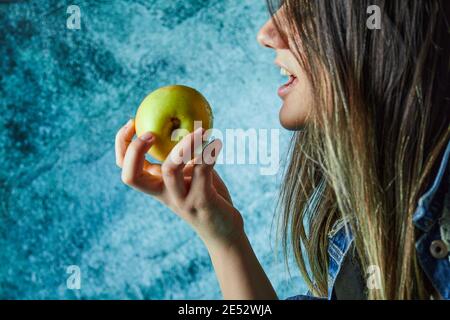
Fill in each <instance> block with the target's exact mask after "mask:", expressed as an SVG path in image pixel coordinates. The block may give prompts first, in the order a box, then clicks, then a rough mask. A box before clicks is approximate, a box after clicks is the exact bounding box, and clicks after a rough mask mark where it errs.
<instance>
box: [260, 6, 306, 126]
mask: <svg viewBox="0 0 450 320" xmlns="http://www.w3.org/2000/svg"><path fill="white" fill-rule="evenodd" d="M280 11H281V10H280ZM280 11H278V13H277V15H279V14H280ZM287 34H289V33H287ZM257 39H258V42H259V43H260V44H261V45H262V46H264V47H267V48H270V49H272V50H274V51H275V53H276V59H275V64H276V65H278V66H279V67H280V69H281V74H283V75H285V76H286V77H287V81H286V83H285V84H284V85H283V86H281V87H280V88H279V89H278V95H279V96H280V98H281V99H282V100H283V105H282V107H281V110H280V123H281V125H282V126H283V127H284V128H286V129H288V130H300V129H301V128H302V127H303V126H304V124H305V123H306V121H307V120H308V117H309V113H310V110H311V108H312V104H313V96H312V89H311V83H310V81H309V79H308V78H307V76H306V73H305V72H304V70H303V68H302V67H301V66H300V63H299V62H298V61H297V59H296V58H295V55H294V51H293V49H291V48H294V46H293V44H292V43H286V41H285V40H283V37H282V36H281V34H280V33H279V32H278V30H277V28H276V26H275V23H274V21H273V18H271V19H270V20H269V21H268V22H267V23H266V24H265V25H264V26H263V27H262V28H261V30H260V31H259V33H258V37H257ZM291 41H292V40H288V42H291Z"/></svg>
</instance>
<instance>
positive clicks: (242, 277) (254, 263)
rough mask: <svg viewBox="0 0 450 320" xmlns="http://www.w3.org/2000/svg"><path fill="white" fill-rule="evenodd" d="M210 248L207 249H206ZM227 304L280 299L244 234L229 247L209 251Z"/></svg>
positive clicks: (211, 248) (209, 248)
mask: <svg viewBox="0 0 450 320" xmlns="http://www.w3.org/2000/svg"><path fill="white" fill-rule="evenodd" d="M207 247H208V245H207ZM208 251H209V254H210V257H211V261H212V263H213V266H214V269H215V271H216V275H217V279H218V281H219V284H220V287H221V289H222V294H223V297H224V299H226V300H273V299H277V295H276V293H275V290H274V289H273V287H272V284H271V283H270V281H269V279H268V278H267V275H266V273H265V272H264V270H263V268H262V266H261V264H260V263H259V261H258V259H257V257H256V255H255V253H254V251H253V249H252V247H251V245H250V242H249V241H248V238H247V236H246V235H245V233H243V232H242V234H241V235H240V236H239V237H238V238H237V239H236V240H235V241H233V243H232V244H230V245H228V246H226V247H222V248H221V247H211V246H209V247H208Z"/></svg>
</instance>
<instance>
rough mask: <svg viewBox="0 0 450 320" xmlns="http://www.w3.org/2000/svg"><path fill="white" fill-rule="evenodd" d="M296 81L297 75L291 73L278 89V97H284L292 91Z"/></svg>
mask: <svg viewBox="0 0 450 320" xmlns="http://www.w3.org/2000/svg"><path fill="white" fill-rule="evenodd" d="M297 83H298V79H297V77H295V76H293V75H291V76H289V80H288V82H287V83H286V84H284V85H282V86H281V87H280V88H279V89H278V95H279V96H280V98H285V97H286V96H287V95H288V94H289V93H290V92H291V91H292V88H293V87H295V85H296V84H297Z"/></svg>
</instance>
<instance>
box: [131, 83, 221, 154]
mask: <svg viewBox="0 0 450 320" xmlns="http://www.w3.org/2000/svg"><path fill="white" fill-rule="evenodd" d="M198 121H201V126H202V127H203V128H204V129H205V130H208V129H211V128H212V126H213V114H212V111H211V107H210V105H209V103H208V101H207V100H206V99H205V97H203V95H202V94H201V93H200V92H198V91H197V90H195V89H193V88H189V87H186V86H181V85H172V86H167V87H163V88H160V89H158V90H156V91H153V92H152V93H150V94H149V95H148V96H147V97H146V98H145V99H144V101H142V103H141V105H140V106H139V109H138V111H137V113H136V118H135V127H136V134H137V136H138V137H139V136H141V135H142V134H144V133H146V132H149V131H151V132H153V133H154V134H155V136H156V141H155V144H154V145H153V146H152V147H151V148H150V150H149V152H148V153H149V154H150V155H151V156H152V157H153V158H155V159H156V160H158V161H164V160H165V159H166V158H167V156H168V155H169V153H170V151H171V150H172V149H173V147H174V146H175V145H176V144H177V143H178V141H179V140H180V139H182V138H183V137H184V136H185V135H186V134H188V133H189V132H193V131H194V130H195V129H197V127H198V126H197V127H196V128H194V122H198ZM177 129H184V130H177ZM175 130H177V131H175ZM174 131H175V132H174Z"/></svg>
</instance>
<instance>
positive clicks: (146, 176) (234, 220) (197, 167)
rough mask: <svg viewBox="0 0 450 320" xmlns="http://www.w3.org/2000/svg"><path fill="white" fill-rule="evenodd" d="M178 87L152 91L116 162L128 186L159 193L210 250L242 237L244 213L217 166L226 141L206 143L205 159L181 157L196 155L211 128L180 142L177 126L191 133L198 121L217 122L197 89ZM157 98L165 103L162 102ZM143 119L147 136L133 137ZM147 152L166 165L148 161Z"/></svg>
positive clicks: (120, 137)
mask: <svg viewBox="0 0 450 320" xmlns="http://www.w3.org/2000/svg"><path fill="white" fill-rule="evenodd" d="M167 88H171V89H172V90H173V89H174V87H167ZM177 89H178V90H180V91H178V90H175V92H173V91H170V90H169V92H167V91H166V90H167V89H164V88H163V90H162V91H159V92H158V90H157V91H156V93H158V94H154V93H155V92H154V93H153V94H151V95H150V96H149V97H148V98H146V100H144V102H143V104H142V105H141V107H140V110H139V111H138V116H137V117H139V119H136V122H134V121H133V120H130V121H129V122H128V123H127V125H125V126H124V127H122V128H121V129H120V130H119V132H118V133H117V135H116V144H115V148H116V163H117V165H118V166H119V167H120V168H122V181H123V182H124V183H125V184H127V185H128V186H130V187H132V188H134V189H136V190H139V191H141V192H143V193H146V194H149V195H151V196H153V197H155V198H156V199H157V200H159V201H160V202H161V203H163V204H165V205H166V206H167V207H168V208H170V209H171V210H172V211H173V212H175V213H176V214H177V215H178V216H180V217H181V218H183V219H184V220H185V221H187V222H188V223H189V224H190V225H191V226H192V227H193V229H194V230H195V231H196V232H197V234H198V235H199V236H200V238H201V239H202V240H203V241H204V242H205V244H206V245H207V247H208V248H209V249H210V250H216V248H225V247H228V246H229V245H230V243H231V242H233V241H235V240H234V239H240V238H242V235H243V234H244V230H243V220H242V217H241V215H240V213H239V211H238V210H237V209H236V208H235V207H234V206H233V202H232V200H231V197H230V194H229V192H228V190H227V187H226V186H225V184H224V182H223V181H222V179H221V178H220V177H219V175H218V174H217V172H216V171H215V170H214V165H215V162H216V159H217V157H218V155H219V152H220V150H221V148H222V142H221V141H220V140H214V141H212V142H211V143H210V144H208V145H207V146H206V147H204V148H203V150H202V152H201V153H200V154H199V155H197V156H196V158H195V159H193V160H198V159H199V160H200V161H191V162H190V163H186V162H184V161H175V160H176V159H178V158H179V157H182V158H183V159H184V155H186V154H188V153H189V154H190V153H191V152H192V146H193V145H194V142H195V141H203V140H204V136H205V134H206V132H205V129H203V128H199V129H197V130H195V131H194V132H191V133H189V134H187V135H186V136H184V137H183V138H182V140H181V141H180V142H178V143H176V141H175V142H173V141H171V139H170V134H171V131H173V128H174V127H177V126H178V125H179V126H180V127H183V128H186V129H187V130H189V131H190V130H191V128H193V124H194V120H203V124H205V122H206V126H210V125H212V116H211V112H210V110H209V104H207V102H206V100H204V98H202V97H201V96H200V95H199V93H198V92H196V91H193V89H189V88H186V87H183V88H179V87H178V88H177ZM160 90H161V89H160ZM156 101H160V102H161V104H160V105H157V104H156ZM174 119H178V120H179V122H177V121H174ZM144 120H147V121H144ZM138 121H139V126H141V127H140V133H141V134H140V135H138V136H139V137H138V138H137V139H134V140H133V137H134V135H135V134H136V129H137V127H138ZM155 131H156V132H155ZM158 143H159V145H158ZM164 144H166V145H164ZM154 149H155V150H154ZM147 152H148V153H150V154H152V155H153V156H154V157H155V158H157V159H161V160H162V161H163V163H162V164H156V163H151V162H149V161H147V160H146V159H145V155H146V153H147ZM167 153H169V154H167Z"/></svg>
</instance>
